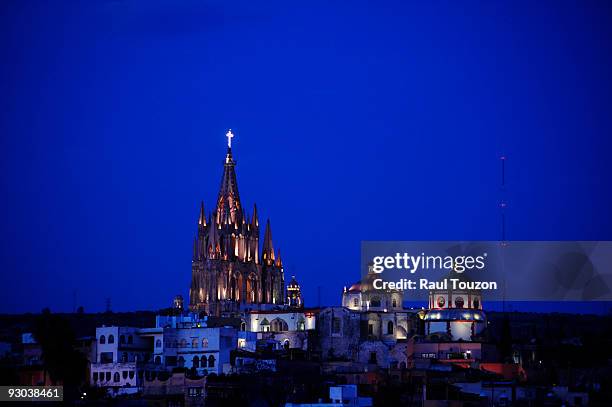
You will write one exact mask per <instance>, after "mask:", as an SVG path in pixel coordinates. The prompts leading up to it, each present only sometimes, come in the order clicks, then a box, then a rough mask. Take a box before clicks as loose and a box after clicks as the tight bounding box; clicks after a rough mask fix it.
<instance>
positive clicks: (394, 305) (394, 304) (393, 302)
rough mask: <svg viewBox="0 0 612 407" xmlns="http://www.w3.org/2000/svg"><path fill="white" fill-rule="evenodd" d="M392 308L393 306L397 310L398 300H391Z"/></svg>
mask: <svg viewBox="0 0 612 407" xmlns="http://www.w3.org/2000/svg"><path fill="white" fill-rule="evenodd" d="M391 306H392V307H393V308H396V307H397V299H396V298H394V299H392V300H391Z"/></svg>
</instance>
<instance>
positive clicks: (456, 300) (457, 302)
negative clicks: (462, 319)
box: [455, 297, 463, 308]
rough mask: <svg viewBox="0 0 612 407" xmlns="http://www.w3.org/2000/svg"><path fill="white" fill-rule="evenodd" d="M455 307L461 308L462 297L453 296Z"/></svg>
mask: <svg viewBox="0 0 612 407" xmlns="http://www.w3.org/2000/svg"><path fill="white" fill-rule="evenodd" d="M455 307H457V308H463V297H457V298H455Z"/></svg>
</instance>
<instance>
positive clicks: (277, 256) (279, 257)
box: [275, 249, 283, 269]
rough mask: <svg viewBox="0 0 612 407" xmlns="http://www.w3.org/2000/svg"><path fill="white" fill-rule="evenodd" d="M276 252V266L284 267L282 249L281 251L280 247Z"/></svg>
mask: <svg viewBox="0 0 612 407" xmlns="http://www.w3.org/2000/svg"><path fill="white" fill-rule="evenodd" d="M276 253H277V254H276V263H275V266H276V267H278V268H279V269H280V268H283V260H282V259H281V251H280V249H278V250H277V251H276Z"/></svg>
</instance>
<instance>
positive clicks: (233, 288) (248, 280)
mask: <svg viewBox="0 0 612 407" xmlns="http://www.w3.org/2000/svg"><path fill="white" fill-rule="evenodd" d="M226 137H227V140H228V142H227V144H228V145H227V153H226V155H225V161H224V164H223V175H222V177H221V186H220V189H219V194H218V196H217V202H216V207H215V209H214V211H213V212H212V213H209V214H206V212H205V210H204V203H203V202H202V204H201V207H200V214H199V217H198V229H197V234H196V237H195V239H194V242H193V258H192V263H191V264H192V266H191V288H190V290H189V307H190V309H191V311H193V312H198V313H202V312H203V313H205V314H206V315H212V316H232V315H234V314H236V313H239V312H242V311H248V310H266V309H274V308H275V307H279V306H284V305H285V303H286V298H285V281H284V273H283V262H282V260H281V256H280V252H275V250H274V245H273V242H272V229H271V227H270V221H269V220H268V221H267V222H266V224H265V230H264V234H263V244H262V246H261V250H260V223H259V218H258V214H257V206H256V205H254V206H253V211H252V213H251V214H248V213H247V211H246V210H245V208H244V207H243V205H242V201H241V200H240V194H239V192H238V183H237V177H236V162H235V161H234V158H233V155H232V143H231V141H232V137H234V135H233V134H232V132H231V130H230V131H228V133H227V134H226Z"/></svg>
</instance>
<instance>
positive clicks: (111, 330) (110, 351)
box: [90, 326, 152, 392]
mask: <svg viewBox="0 0 612 407" xmlns="http://www.w3.org/2000/svg"><path fill="white" fill-rule="evenodd" d="M151 350H152V346H151V343H150V341H149V340H147V338H145V337H141V336H140V335H139V329H138V328H133V327H117V326H109V327H105V326H103V327H99V328H96V357H95V361H94V362H93V363H92V364H91V377H90V379H91V384H92V385H93V386H98V387H106V388H109V389H112V390H113V391H114V392H119V389H121V388H124V389H125V388H129V389H131V391H127V392H136V391H138V390H139V389H140V388H141V387H142V378H143V370H142V366H143V364H144V362H146V361H147V360H148V359H149V358H150V354H151ZM121 392H126V391H125V390H121Z"/></svg>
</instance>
